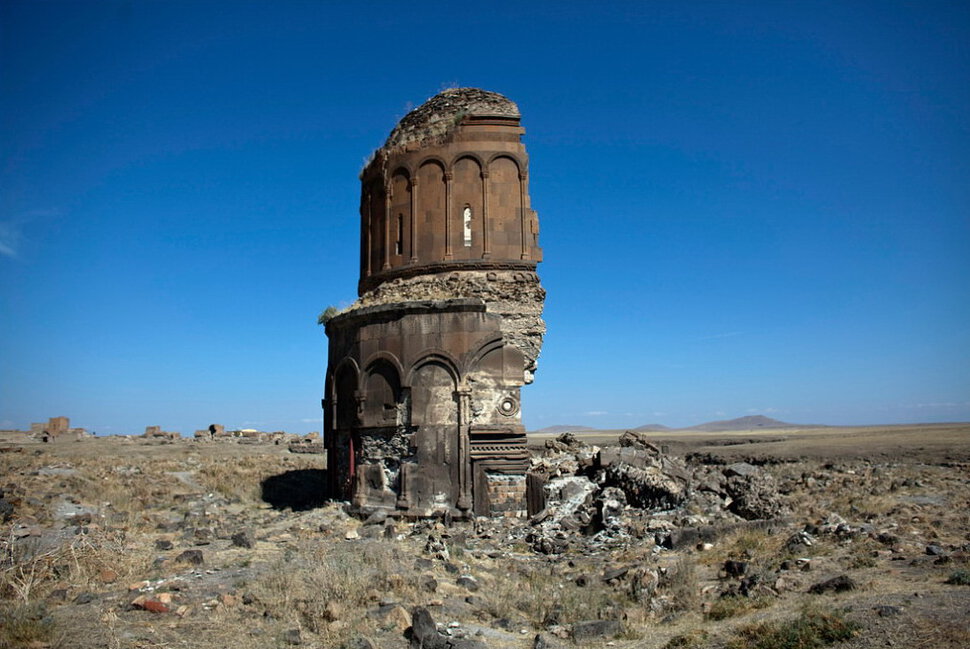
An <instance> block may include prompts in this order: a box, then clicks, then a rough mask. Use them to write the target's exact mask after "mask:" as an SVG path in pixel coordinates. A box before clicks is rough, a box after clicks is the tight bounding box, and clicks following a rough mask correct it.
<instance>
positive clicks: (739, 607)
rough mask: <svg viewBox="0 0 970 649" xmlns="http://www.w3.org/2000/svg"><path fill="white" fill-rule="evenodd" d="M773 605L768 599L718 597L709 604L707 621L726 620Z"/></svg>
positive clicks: (772, 601)
mask: <svg viewBox="0 0 970 649" xmlns="http://www.w3.org/2000/svg"><path fill="white" fill-rule="evenodd" d="M773 603H774V600H773V599H772V598H770V597H738V596H734V595H729V596H727V597H720V598H718V599H716V600H714V601H713V602H711V608H710V609H709V610H708V611H707V614H706V617H707V619H708V620H715V621H720V620H726V619H728V618H731V617H737V616H739V615H744V614H745V613H748V612H750V611H754V610H757V609H761V608H768V607H769V606H771V605H772V604H773Z"/></svg>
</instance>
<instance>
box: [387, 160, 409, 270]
mask: <svg viewBox="0 0 970 649" xmlns="http://www.w3.org/2000/svg"><path fill="white" fill-rule="evenodd" d="M411 227H412V224H411V179H410V176H409V175H408V173H407V170H406V169H404V168H399V169H397V170H396V171H395V172H394V174H393V175H392V176H391V213H390V223H389V228H388V246H389V250H388V252H389V254H390V258H391V265H392V266H399V265H401V264H402V263H404V260H405V259H407V258H408V257H410V256H411V248H410V241H409V238H410V237H409V236H408V233H410V231H411Z"/></svg>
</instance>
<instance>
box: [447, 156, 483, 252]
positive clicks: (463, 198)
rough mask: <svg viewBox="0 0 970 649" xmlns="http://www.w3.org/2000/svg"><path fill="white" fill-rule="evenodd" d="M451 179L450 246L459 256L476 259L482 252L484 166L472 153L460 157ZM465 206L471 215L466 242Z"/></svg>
mask: <svg viewBox="0 0 970 649" xmlns="http://www.w3.org/2000/svg"><path fill="white" fill-rule="evenodd" d="M453 173H454V176H453V178H454V180H453V181H452V202H453V204H452V227H451V236H452V241H451V247H452V250H453V252H454V255H455V257H456V258H458V259H476V258H480V257H481V256H482V242H483V238H482V236H483V229H482V228H483V220H482V217H483V201H484V196H483V194H482V168H481V166H480V165H479V163H478V160H476V159H475V158H472V157H463V158H459V159H458V160H457V161H456V162H455V166H454V171H453ZM466 208H467V210H468V212H469V214H470V216H471V222H470V227H471V238H470V241H469V245H467V246H466V245H465V236H464V230H465V228H464V215H465V211H466Z"/></svg>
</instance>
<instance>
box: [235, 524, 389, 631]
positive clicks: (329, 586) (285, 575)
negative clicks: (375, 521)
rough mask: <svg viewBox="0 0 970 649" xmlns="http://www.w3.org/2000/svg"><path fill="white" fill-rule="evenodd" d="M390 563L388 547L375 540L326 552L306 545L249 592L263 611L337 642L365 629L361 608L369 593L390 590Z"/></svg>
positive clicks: (260, 580) (267, 573) (366, 603)
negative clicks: (353, 632) (350, 633)
mask: <svg viewBox="0 0 970 649" xmlns="http://www.w3.org/2000/svg"><path fill="white" fill-rule="evenodd" d="M394 563H395V561H394V557H393V554H392V552H391V551H390V547H389V546H388V545H387V544H384V543H381V542H379V541H375V542H371V543H357V544H354V545H349V544H348V545H344V544H342V545H337V546H335V547H331V548H330V549H329V551H327V550H325V549H323V548H321V547H320V546H318V545H309V544H308V545H306V546H304V547H303V548H301V551H299V552H296V553H292V554H290V555H289V556H284V557H282V558H281V559H279V560H278V561H276V562H275V563H274V564H272V565H271V566H269V568H268V569H267V570H266V571H264V572H263V574H262V575H261V576H260V577H258V578H257V579H256V580H255V581H254V582H253V583H252V584H251V593H252V595H253V596H254V597H255V598H256V601H257V602H258V603H259V604H260V605H261V606H262V607H263V610H264V613H265V614H266V615H269V616H272V617H273V618H275V619H277V620H282V621H284V622H287V623H290V624H295V625H298V626H299V627H300V628H303V629H306V630H308V631H311V632H313V633H316V634H319V635H321V636H322V637H323V638H324V639H325V640H327V641H328V642H330V643H335V642H338V641H341V640H344V639H346V637H347V634H348V633H349V632H352V631H361V630H367V626H368V624H369V622H368V621H367V620H366V619H362V617H361V616H360V614H359V611H360V610H362V609H364V608H365V607H366V606H367V605H368V604H369V602H370V600H371V594H372V592H377V593H381V592H385V591H387V590H389V588H390V582H389V579H388V576H389V575H390V574H391V572H392V570H393V567H394ZM333 622H339V624H336V625H334V624H332V623H333Z"/></svg>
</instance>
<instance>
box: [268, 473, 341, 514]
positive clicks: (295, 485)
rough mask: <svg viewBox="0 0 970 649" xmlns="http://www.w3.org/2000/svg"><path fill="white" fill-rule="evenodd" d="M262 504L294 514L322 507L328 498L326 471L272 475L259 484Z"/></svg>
mask: <svg viewBox="0 0 970 649" xmlns="http://www.w3.org/2000/svg"><path fill="white" fill-rule="evenodd" d="M261 487H262V499H263V502H266V503H269V504H270V505H272V507H273V509H291V510H293V511H295V512H299V511H306V510H308V509H316V508H317V507H323V506H324V505H325V504H326V503H327V501H328V500H329V498H330V495H329V493H328V492H327V470H326V469H297V470H294V471H286V472H285V473H280V474H278V475H273V476H270V477H268V478H266V479H265V480H263V482H262V483H261Z"/></svg>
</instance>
